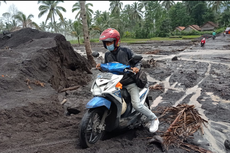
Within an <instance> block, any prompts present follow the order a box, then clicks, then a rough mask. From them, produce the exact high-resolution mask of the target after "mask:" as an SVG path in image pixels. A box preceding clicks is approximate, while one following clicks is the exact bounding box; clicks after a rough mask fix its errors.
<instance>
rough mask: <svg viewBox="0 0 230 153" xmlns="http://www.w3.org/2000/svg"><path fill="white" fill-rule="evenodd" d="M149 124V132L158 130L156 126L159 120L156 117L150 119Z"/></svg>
mask: <svg viewBox="0 0 230 153" xmlns="http://www.w3.org/2000/svg"><path fill="white" fill-rule="evenodd" d="M150 122H151V123H150V126H149V131H150V132H151V133H154V132H156V131H157V130H158V126H159V120H158V119H154V120H152V121H150Z"/></svg>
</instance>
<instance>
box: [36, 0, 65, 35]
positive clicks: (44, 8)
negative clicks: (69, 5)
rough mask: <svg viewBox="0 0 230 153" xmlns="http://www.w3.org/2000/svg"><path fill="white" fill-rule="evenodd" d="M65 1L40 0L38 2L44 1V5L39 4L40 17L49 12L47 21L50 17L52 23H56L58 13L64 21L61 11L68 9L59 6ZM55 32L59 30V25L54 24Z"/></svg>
mask: <svg viewBox="0 0 230 153" xmlns="http://www.w3.org/2000/svg"><path fill="white" fill-rule="evenodd" d="M60 2H63V1H38V3H42V5H40V6H39V8H38V9H39V11H40V13H39V14H38V17H39V18H40V17H41V16H43V15H44V14H45V13H47V12H48V15H47V18H46V21H45V23H46V22H47V21H48V20H49V19H50V20H51V22H52V23H54V24H56V21H55V15H56V14H57V15H58V16H59V18H60V19H61V20H62V21H63V20H64V18H63V15H62V13H61V11H63V12H66V9H65V8H63V7H61V6H58V4H59V3H60ZM54 28H55V29H54V30H55V32H57V27H56V26H54Z"/></svg>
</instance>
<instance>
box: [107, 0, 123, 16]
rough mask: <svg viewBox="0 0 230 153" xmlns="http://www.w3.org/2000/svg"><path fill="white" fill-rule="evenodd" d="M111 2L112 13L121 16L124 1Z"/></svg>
mask: <svg viewBox="0 0 230 153" xmlns="http://www.w3.org/2000/svg"><path fill="white" fill-rule="evenodd" d="M109 2H110V4H109V5H110V8H109V10H110V11H111V14H112V15H115V16H120V13H121V10H122V6H123V3H122V2H120V1H109Z"/></svg>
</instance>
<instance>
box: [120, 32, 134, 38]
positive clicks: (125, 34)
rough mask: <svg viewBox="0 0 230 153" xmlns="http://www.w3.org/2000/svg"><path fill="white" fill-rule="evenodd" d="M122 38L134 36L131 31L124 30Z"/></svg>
mask: <svg viewBox="0 0 230 153" xmlns="http://www.w3.org/2000/svg"><path fill="white" fill-rule="evenodd" d="M123 37H124V38H134V33H131V32H129V31H125V32H124V34H123Z"/></svg>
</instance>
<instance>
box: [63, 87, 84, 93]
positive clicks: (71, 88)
mask: <svg viewBox="0 0 230 153" xmlns="http://www.w3.org/2000/svg"><path fill="white" fill-rule="evenodd" d="M79 87H80V86H73V87H69V88H64V89H62V90H60V92H65V91H68V90H75V89H78V88H79Z"/></svg>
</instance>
